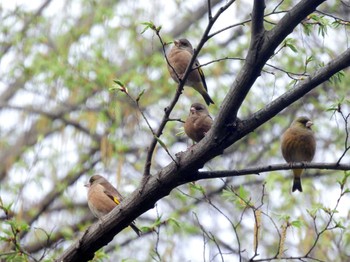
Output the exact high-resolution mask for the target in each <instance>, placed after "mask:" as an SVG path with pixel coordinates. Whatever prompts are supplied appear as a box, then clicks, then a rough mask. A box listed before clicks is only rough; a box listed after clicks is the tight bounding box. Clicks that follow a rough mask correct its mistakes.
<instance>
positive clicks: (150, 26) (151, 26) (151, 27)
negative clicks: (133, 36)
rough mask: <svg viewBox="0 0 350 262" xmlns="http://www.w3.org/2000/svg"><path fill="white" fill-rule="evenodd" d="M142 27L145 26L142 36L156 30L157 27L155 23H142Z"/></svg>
mask: <svg viewBox="0 0 350 262" xmlns="http://www.w3.org/2000/svg"><path fill="white" fill-rule="evenodd" d="M141 24H142V25H144V26H145V27H144V29H143V30H142V31H141V34H143V33H144V32H146V31H147V30H148V29H152V30H155V29H156V26H155V25H154V24H153V22H151V21H150V22H142V23H141Z"/></svg>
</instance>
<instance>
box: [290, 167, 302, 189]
mask: <svg viewBox="0 0 350 262" xmlns="http://www.w3.org/2000/svg"><path fill="white" fill-rule="evenodd" d="M302 173H303V169H293V174H294V181H293V187H292V192H294V191H296V190H299V191H300V192H303V188H302V186H301V174H302Z"/></svg>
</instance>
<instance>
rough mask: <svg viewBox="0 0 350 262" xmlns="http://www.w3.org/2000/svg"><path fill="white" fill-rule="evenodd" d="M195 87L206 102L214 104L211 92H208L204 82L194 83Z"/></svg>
mask: <svg viewBox="0 0 350 262" xmlns="http://www.w3.org/2000/svg"><path fill="white" fill-rule="evenodd" d="M193 88H194V89H196V90H197V91H198V92H199V93H200V94H201V95H202V97H203V98H204V101H205V103H206V104H207V105H208V106H209V105H210V104H214V101H213V100H212V99H211V98H210V96H209V94H208V93H207V90H206V88H205V87H204V86H203V84H202V83H199V82H198V83H195V84H194V85H193Z"/></svg>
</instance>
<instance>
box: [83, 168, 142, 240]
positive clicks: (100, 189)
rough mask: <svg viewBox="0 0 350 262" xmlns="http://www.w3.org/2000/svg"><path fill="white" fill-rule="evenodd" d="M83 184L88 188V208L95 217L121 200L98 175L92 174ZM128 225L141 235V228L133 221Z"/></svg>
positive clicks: (116, 191) (106, 212)
mask: <svg viewBox="0 0 350 262" xmlns="http://www.w3.org/2000/svg"><path fill="white" fill-rule="evenodd" d="M85 186H86V187H88V188H89V189H88V193H87V196H88V205H89V208H90V210H91V212H92V213H93V214H94V216H95V217H97V218H101V217H103V216H104V215H106V214H108V213H109V212H111V211H112V209H113V208H115V207H116V206H117V205H119V203H120V202H121V201H123V197H122V195H121V194H120V193H119V192H118V190H117V189H116V188H115V187H114V186H112V184H110V183H109V182H108V181H107V180H106V179H105V178H104V177H102V176H100V175H93V176H92V177H91V178H90V179H89V183H88V184H86V185H85ZM130 227H131V228H132V229H133V230H134V231H135V232H136V234H137V235H138V236H140V235H141V230H140V229H138V228H137V227H136V225H135V223H134V222H132V223H131V224H130Z"/></svg>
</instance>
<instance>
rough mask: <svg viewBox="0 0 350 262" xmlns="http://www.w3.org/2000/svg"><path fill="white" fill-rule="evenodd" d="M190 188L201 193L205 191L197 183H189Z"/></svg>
mask: <svg viewBox="0 0 350 262" xmlns="http://www.w3.org/2000/svg"><path fill="white" fill-rule="evenodd" d="M190 188H191V189H194V190H197V191H200V192H201V193H202V194H204V193H205V190H204V188H203V187H202V186H200V185H198V184H195V183H190Z"/></svg>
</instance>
